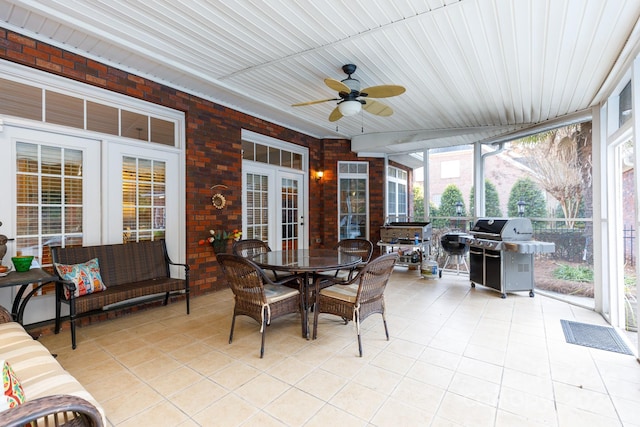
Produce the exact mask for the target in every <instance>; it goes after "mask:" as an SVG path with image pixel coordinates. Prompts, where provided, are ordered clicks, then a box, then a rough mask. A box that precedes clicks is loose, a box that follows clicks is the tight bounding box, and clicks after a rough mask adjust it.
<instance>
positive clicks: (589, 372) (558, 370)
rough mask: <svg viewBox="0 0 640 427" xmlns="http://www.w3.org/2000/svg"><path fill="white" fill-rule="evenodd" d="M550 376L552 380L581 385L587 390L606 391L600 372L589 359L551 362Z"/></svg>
mask: <svg viewBox="0 0 640 427" xmlns="http://www.w3.org/2000/svg"><path fill="white" fill-rule="evenodd" d="M551 378H552V379H553V381H556V382H560V383H564V384H569V385H573V386H576V387H582V388H585V389H588V390H593V391H598V392H601V393H606V392H607V389H606V387H605V384H604V382H603V381H602V378H601V377H600V372H599V371H598V369H597V368H596V366H595V364H593V363H592V362H591V361H590V360H589V361H587V362H586V364H585V363H581V362H580V361H576V362H574V363H552V364H551Z"/></svg>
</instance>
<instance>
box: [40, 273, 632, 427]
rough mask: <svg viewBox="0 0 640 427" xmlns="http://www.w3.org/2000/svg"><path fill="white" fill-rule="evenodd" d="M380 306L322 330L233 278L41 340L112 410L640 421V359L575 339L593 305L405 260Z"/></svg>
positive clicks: (120, 421) (444, 420) (169, 418)
mask: <svg viewBox="0 0 640 427" xmlns="http://www.w3.org/2000/svg"><path fill="white" fill-rule="evenodd" d="M386 298H387V307H388V323H389V330H390V334H391V339H390V341H386V340H385V339H384V331H383V328H382V321H381V318H380V317H379V316H377V315H374V316H372V317H370V318H368V319H366V321H365V322H364V323H363V346H364V352H365V354H364V357H363V358H359V357H357V344H356V339H355V332H354V328H353V325H352V324H351V323H349V325H346V326H345V325H344V324H343V323H342V322H341V321H340V320H339V319H337V318H334V317H332V316H329V315H322V316H321V318H320V326H319V332H318V335H319V336H318V339H317V340H315V341H313V340H312V341H307V340H305V339H303V338H301V337H300V332H299V320H298V317H297V316H294V315H292V316H289V317H284V318H280V319H277V320H275V321H274V322H273V324H272V325H271V326H270V327H269V328H268V330H267V343H266V351H265V356H264V359H260V358H259V354H258V352H259V346H260V343H259V332H258V329H259V327H258V325H257V323H255V322H254V321H253V320H250V319H248V318H246V317H239V318H238V321H237V322H236V332H235V337H234V342H233V344H231V345H230V344H229V343H228V333H229V326H230V320H231V306H232V296H231V293H230V292H229V291H221V292H218V293H215V294H210V295H207V296H203V297H199V298H195V299H193V300H192V311H191V315H189V316H186V315H185V313H184V304H183V303H177V304H171V305H169V306H167V307H160V308H154V309H152V310H147V311H145V312H142V313H136V314H133V315H130V316H125V317H122V318H119V319H115V320H111V321H106V322H103V323H99V324H95V325H91V326H87V327H83V328H79V335H78V338H79V343H78V348H77V349H76V350H75V351H72V350H71V346H70V337H69V333H68V331H66V333H62V334H60V335H55V336H54V335H51V336H45V337H42V338H41V340H42V342H43V344H45V345H46V346H47V347H48V348H49V349H50V350H51V351H52V352H54V353H57V354H58V360H59V361H60V362H61V363H62V365H63V366H64V367H65V368H66V369H68V370H69V371H70V372H71V373H72V374H73V375H74V376H76V378H78V380H80V381H81V382H82V383H83V384H84V385H85V387H86V388H87V389H88V390H89V391H90V392H91V393H92V394H93V395H94V396H95V397H96V399H97V400H98V401H99V402H100V403H101V404H102V405H103V406H104V408H105V411H106V413H107V417H108V420H109V423H110V424H111V425H113V426H152V425H153V426H198V425H199V426H258V425H259V426H326V425H336V426H458V425H469V426H538V425H540V426H542V425H544V426H619V425H624V426H640V410H639V409H638V408H640V364H639V363H638V361H637V360H636V358H635V357H634V356H627V355H622V354H618V353H613V352H607V351H602V350H594V349H590V348H587V347H582V346H577V345H573V344H567V343H566V342H565V339H564V335H563V333H562V329H561V326H560V319H568V320H576V321H581V322H587V323H595V324H603V325H604V324H605V322H604V321H603V320H602V318H601V317H600V316H599V315H598V314H596V313H594V312H592V311H589V310H586V309H583V308H579V307H576V306H571V305H568V304H566V303H563V302H560V301H557V300H554V299H550V298H547V297H544V296H541V295H537V296H536V297H535V298H529V296H528V293H527V292H521V293H518V294H514V295H509V297H508V298H507V299H504V300H503V299H501V298H499V295H498V294H497V293H495V292H493V291H491V290H488V289H486V288H482V287H478V288H476V289H471V288H470V286H469V282H468V279H467V278H465V277H464V276H456V275H455V274H447V273H445V275H444V277H443V278H442V279H436V280H426V279H422V278H420V277H419V276H418V275H417V273H416V272H415V271H407V270H406V268H397V269H396V271H395V272H394V274H393V276H392V278H391V282H390V284H389V286H388V288H387V292H386Z"/></svg>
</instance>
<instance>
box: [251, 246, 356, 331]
mask: <svg viewBox="0 0 640 427" xmlns="http://www.w3.org/2000/svg"><path fill="white" fill-rule="evenodd" d="M251 260H252V261H253V262H255V263H256V264H258V266H260V267H261V268H264V269H265V270H277V271H286V272H289V273H293V274H300V275H303V276H304V280H303V281H301V287H303V286H304V287H306V289H300V293H301V294H302V298H303V304H304V307H305V310H304V313H303V315H304V323H305V324H306V323H307V319H308V311H309V298H310V295H309V289H310V287H311V286H312V285H313V283H312V281H311V280H310V279H312V276H313V275H314V274H315V273H321V272H323V271H333V270H340V269H349V268H353V267H355V266H357V265H358V264H359V263H360V262H361V261H362V258H361V257H359V256H357V255H351V254H347V253H343V252H340V251H338V250H336V249H285V250H282V251H270V252H265V253H261V254H257V255H256V256H254V257H252V258H251ZM303 329H304V331H303V332H302V335H303V337H306V338H307V339H309V326H308V324H307V325H305V327H304V328H303Z"/></svg>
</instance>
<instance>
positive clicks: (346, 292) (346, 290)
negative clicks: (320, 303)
mask: <svg viewBox="0 0 640 427" xmlns="http://www.w3.org/2000/svg"><path fill="white" fill-rule="evenodd" d="M320 294H321V295H324V296H326V297H331V298H335V299H338V300H341V301H347V302H350V303H355V302H356V296H357V294H358V285H357V284H356V283H352V284H350V285H332V286H329V287H326V288H324V289H322V290H321V291H320Z"/></svg>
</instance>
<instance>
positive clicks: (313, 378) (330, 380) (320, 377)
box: [295, 369, 348, 402]
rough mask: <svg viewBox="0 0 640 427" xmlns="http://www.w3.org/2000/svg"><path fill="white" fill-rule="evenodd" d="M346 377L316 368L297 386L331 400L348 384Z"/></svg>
mask: <svg viewBox="0 0 640 427" xmlns="http://www.w3.org/2000/svg"><path fill="white" fill-rule="evenodd" d="M347 382H348V380H347V379H346V378H343V377H340V376H338V375H334V374H332V373H330V372H327V371H325V370H323V369H316V370H314V371H313V372H311V373H310V374H309V375H307V376H306V377H304V378H303V379H301V380H300V381H299V382H298V383H297V384H296V385H295V386H296V388H299V389H300V390H302V391H305V392H307V393H309V394H310V395H312V396H315V397H317V398H318V399H321V400H323V401H325V402H327V401H329V400H330V399H331V398H332V397H333V396H334V395H335V394H336V393H337V392H338V391H339V390H340V389H342V387H344V386H345V384H347Z"/></svg>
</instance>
